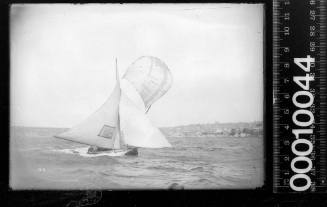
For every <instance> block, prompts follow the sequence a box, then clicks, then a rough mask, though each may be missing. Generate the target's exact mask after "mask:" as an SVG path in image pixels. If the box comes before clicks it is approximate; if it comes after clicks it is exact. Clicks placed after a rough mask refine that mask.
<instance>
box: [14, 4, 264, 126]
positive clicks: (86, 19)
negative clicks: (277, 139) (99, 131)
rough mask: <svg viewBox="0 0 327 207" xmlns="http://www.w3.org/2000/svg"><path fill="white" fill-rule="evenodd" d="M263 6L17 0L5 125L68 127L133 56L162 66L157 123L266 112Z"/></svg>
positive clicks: (104, 94) (240, 118)
mask: <svg viewBox="0 0 327 207" xmlns="http://www.w3.org/2000/svg"><path fill="white" fill-rule="evenodd" d="M263 29H264V28H263V5H262V4H84V5H81V4H76V5H74V4H51V5H49V4H48V5H47V4H42V5H37V4H29V5H24V4H16V5H13V6H12V7H11V12H10V65H11V67H10V81H11V87H10V105H11V113H10V114H11V115H10V123H11V125H17V126H35V127H72V126H73V125H75V124H77V123H80V122H81V121H82V120H84V119H85V118H87V117H88V116H89V115H90V114H92V113H93V112H94V111H96V110H97V109H98V108H99V107H100V106H101V105H102V104H103V103H104V102H105V101H106V99H107V98H108V97H109V95H110V94H111V91H112V90H113V88H114V86H115V83H116V82H115V81H116V80H115V58H118V68H119V71H120V74H121V76H122V75H123V74H124V72H125V70H126V69H127V67H128V66H129V65H130V64H131V63H132V62H134V61H135V60H136V59H137V58H138V57H140V56H144V55H150V56H155V57H158V58H160V59H161V60H162V61H163V62H165V63H166V64H167V66H168V67H169V69H170V70H171V73H172V76H173V80H174V82H173V85H172V87H171V89H170V90H169V91H168V92H167V93H166V94H165V95H164V96H162V97H161V98H160V99H159V100H158V101H157V102H156V103H154V104H153V106H152V107H151V110H150V111H149V113H148V115H149V118H150V119H151V120H152V122H153V123H154V124H155V125H156V126H158V127H165V126H177V125H186V124H196V123H212V122H250V121H262V119H263Z"/></svg>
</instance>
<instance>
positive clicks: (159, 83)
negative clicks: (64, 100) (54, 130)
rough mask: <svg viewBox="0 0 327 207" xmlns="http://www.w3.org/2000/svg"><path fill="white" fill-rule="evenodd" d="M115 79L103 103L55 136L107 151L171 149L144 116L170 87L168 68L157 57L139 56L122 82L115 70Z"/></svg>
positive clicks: (170, 79)
mask: <svg viewBox="0 0 327 207" xmlns="http://www.w3.org/2000/svg"><path fill="white" fill-rule="evenodd" d="M116 65H117V63H116ZM116 76H117V77H116V78H117V85H116V87H115V89H114V91H113V92H112V94H111V95H110V97H109V98H108V99H107V101H106V102H105V103H104V104H103V105H102V106H101V107H100V108H99V109H98V110H97V111H96V112H95V113H94V114H92V115H91V116H90V117H89V118H87V119H86V120H85V121H83V122H82V123H80V124H78V125H76V126H74V127H73V128H71V129H70V130H69V131H67V132H64V133H62V134H59V135H56V136H55V137H58V138H63V139H67V140H70V141H74V142H79V143H83V144H87V145H92V146H98V147H103V148H109V149H121V148H126V145H128V146H134V147H148V148H161V147H171V145H170V144H169V142H168V141H167V139H166V138H165V136H164V135H163V134H162V133H161V132H160V130H159V129H157V128H156V127H154V126H153V125H152V123H151V121H150V120H149V119H148V117H147V116H146V112H147V111H148V110H149V107H150V106H151V104H153V103H154V102H155V101H156V100H157V99H158V98H160V97H161V96H162V95H163V94H164V93H166V92H167V90H168V89H169V87H170V86H171V83H172V78H171V74H170V72H169V70H168V67H167V66H166V65H165V64H164V63H163V62H162V61H160V60H159V59H158V58H154V57H141V58H139V59H138V60H137V61H135V62H134V63H133V64H132V65H131V66H130V67H129V68H128V70H127V72H126V73H125V75H124V77H123V79H122V80H119V74H118V69H117V67H116Z"/></svg>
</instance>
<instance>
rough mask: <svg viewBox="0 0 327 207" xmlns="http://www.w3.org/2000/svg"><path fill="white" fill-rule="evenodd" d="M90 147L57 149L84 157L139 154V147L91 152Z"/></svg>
mask: <svg viewBox="0 0 327 207" xmlns="http://www.w3.org/2000/svg"><path fill="white" fill-rule="evenodd" d="M88 149H89V147H82V148H75V149H63V150H57V151H60V152H63V153H67V154H75V155H80V156H82V157H101V156H108V157H121V156H137V149H136V148H133V149H117V150H108V151H101V152H97V153H89V152H88Z"/></svg>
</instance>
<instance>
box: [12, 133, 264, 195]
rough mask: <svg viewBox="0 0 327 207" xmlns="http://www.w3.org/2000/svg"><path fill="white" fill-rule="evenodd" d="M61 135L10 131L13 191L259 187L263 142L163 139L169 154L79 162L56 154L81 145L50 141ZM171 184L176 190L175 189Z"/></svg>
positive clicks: (157, 151)
mask: <svg viewBox="0 0 327 207" xmlns="http://www.w3.org/2000/svg"><path fill="white" fill-rule="evenodd" d="M62 131H63V129H51V128H23V127H13V128H11V138H10V185H11V186H12V187H13V188H14V189H168V188H169V187H170V186H171V185H172V184H174V183H176V184H178V185H179V186H183V187H184V189H233V188H243V189H245V188H256V187H260V186H262V185H263V180H264V179H263V175H264V169H263V166H264V165H263V138H262V137H261V138H258V137H246V138H245V137H242V138H236V137H235V138H234V137H216V138H212V137H210V138H209V137H208V138H194V137H183V138H180V137H179V138H174V137H168V140H169V142H170V143H171V144H172V145H173V148H165V149H139V156H137V157H129V156H124V157H107V156H103V157H91V158H90V157H82V156H79V155H75V154H67V153H63V152H60V151H58V150H62V149H72V148H78V147H85V145H82V144H77V143H73V142H70V141H66V140H62V139H57V138H53V137H52V136H53V135H55V134H58V133H60V132H62ZM176 184H175V185H176Z"/></svg>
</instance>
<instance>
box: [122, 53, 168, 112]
mask: <svg viewBox="0 0 327 207" xmlns="http://www.w3.org/2000/svg"><path fill="white" fill-rule="evenodd" d="M123 78H125V79H126V80H128V81H129V82H130V83H131V84H132V85H133V86H134V87H135V88H136V90H137V91H138V92H139V94H140V96H141V97H142V99H143V101H144V104H145V107H146V109H147V110H148V109H149V108H150V106H151V105H152V104H153V103H154V102H155V101H156V100H158V99H159V98H160V97H161V96H163V95H164V94H165V93H166V92H167V91H168V89H169V88H170V87H171V85H172V75H171V73H170V71H169V69H168V67H167V65H166V64H165V63H164V62H162V61H161V60H160V59H159V58H156V57H151V56H143V57H140V58H138V59H137V60H136V61H135V62H133V63H132V64H131V65H130V66H129V67H128V68H127V71H126V73H125V75H124V76H123Z"/></svg>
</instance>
